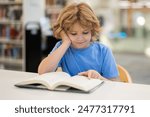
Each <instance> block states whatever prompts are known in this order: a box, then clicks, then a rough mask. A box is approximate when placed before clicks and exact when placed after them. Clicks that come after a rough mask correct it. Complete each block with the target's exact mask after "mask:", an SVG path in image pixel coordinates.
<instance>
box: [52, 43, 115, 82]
mask: <svg viewBox="0 0 150 117" xmlns="http://www.w3.org/2000/svg"><path fill="white" fill-rule="evenodd" d="M61 44H62V41H59V42H57V44H56V45H55V47H54V48H53V50H52V52H53V51H55V50H56V49H57V48H58V47H59V46H60V45H61ZM52 52H51V53H52ZM58 67H61V68H62V70H63V71H64V72H67V73H69V74H70V75H71V76H74V75H77V74H78V73H80V72H83V71H87V70H96V71H97V72H99V73H100V74H101V75H102V76H103V77H105V78H108V79H109V78H115V77H118V69H117V67H116V62H115V59H114V57H113V55H112V51H111V50H110V49H109V48H108V47H106V46H105V45H103V44H101V43H99V42H92V43H91V44H90V46H89V47H87V48H82V49H77V48H73V47H71V46H70V47H69V48H68V50H67V51H66V53H65V54H64V56H63V57H62V59H61V60H60V62H59V64H58Z"/></svg>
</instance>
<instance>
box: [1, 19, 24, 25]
mask: <svg viewBox="0 0 150 117" xmlns="http://www.w3.org/2000/svg"><path fill="white" fill-rule="evenodd" d="M0 24H18V25H21V24H22V22H21V21H20V20H8V19H0Z"/></svg>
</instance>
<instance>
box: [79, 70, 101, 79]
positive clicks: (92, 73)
mask: <svg viewBox="0 0 150 117" xmlns="http://www.w3.org/2000/svg"><path fill="white" fill-rule="evenodd" d="M78 75H81V76H86V77H88V78H94V79H103V77H102V76H101V75H100V74H99V73H98V72H97V71H95V70H88V71H85V72H80V73H79V74H78Z"/></svg>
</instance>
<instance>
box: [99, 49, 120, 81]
mask: <svg viewBox="0 0 150 117" xmlns="http://www.w3.org/2000/svg"><path fill="white" fill-rule="evenodd" d="M103 55H104V59H103V64H102V76H103V77H105V78H108V79H109V78H116V77H118V69H117V65H116V62H115V58H114V56H113V54H112V51H111V50H110V49H109V48H106V49H105V50H104V53H103Z"/></svg>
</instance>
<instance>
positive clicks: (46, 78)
mask: <svg viewBox="0 0 150 117" xmlns="http://www.w3.org/2000/svg"><path fill="white" fill-rule="evenodd" d="M69 77H70V75H69V74H67V73H65V72H51V73H45V74H42V75H38V76H36V77H34V78H30V79H27V80H25V81H22V82H20V83H18V84H16V85H27V84H42V85H44V86H45V87H47V88H48V89H51V90H53V89H54V86H53V85H54V84H57V83H59V82H61V81H63V80H64V79H69Z"/></svg>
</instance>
